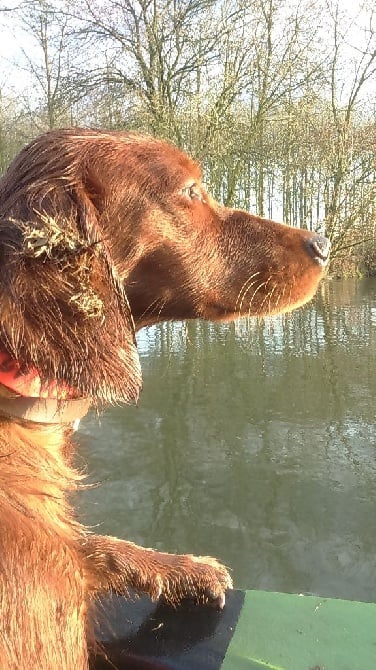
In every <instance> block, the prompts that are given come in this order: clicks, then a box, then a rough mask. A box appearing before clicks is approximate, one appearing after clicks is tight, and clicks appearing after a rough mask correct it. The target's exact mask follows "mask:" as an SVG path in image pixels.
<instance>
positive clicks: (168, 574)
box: [82, 535, 232, 609]
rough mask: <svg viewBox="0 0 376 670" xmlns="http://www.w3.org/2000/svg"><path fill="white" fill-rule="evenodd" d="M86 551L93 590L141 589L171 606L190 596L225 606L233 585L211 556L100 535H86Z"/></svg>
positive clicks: (83, 548)
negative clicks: (157, 548)
mask: <svg viewBox="0 0 376 670" xmlns="http://www.w3.org/2000/svg"><path fill="white" fill-rule="evenodd" d="M82 550H83V552H84V554H85V555H86V563H87V569H88V573H89V574H88V583H89V589H90V588H92V590H93V591H96V592H101V591H106V590H113V591H115V592H116V593H119V594H127V592H128V589H137V590H140V591H143V592H145V593H147V594H148V595H149V596H150V597H151V598H152V599H153V600H158V598H159V597H163V598H164V599H165V600H166V601H167V602H168V603H170V604H171V605H177V604H178V603H179V602H181V601H182V600H184V599H185V598H189V599H193V600H195V601H196V602H198V603H211V604H214V605H216V606H217V607H219V608H220V609H222V608H223V606H224V604H225V591H226V590H227V589H231V588H232V580H231V577H230V575H229V573H228V571H227V569H226V568H225V567H224V566H223V565H221V564H220V563H219V562H218V561H217V560H216V559H215V558H211V557H210V556H191V555H188V554H187V555H184V554H183V555H178V554H167V553H162V552H158V551H154V550H153V549H144V548H143V547H138V546H137V545H136V544H133V543H132V542H126V541H125V540H118V539H117V538H115V537H108V536H100V535H91V536H88V537H86V538H85V540H83V543H82Z"/></svg>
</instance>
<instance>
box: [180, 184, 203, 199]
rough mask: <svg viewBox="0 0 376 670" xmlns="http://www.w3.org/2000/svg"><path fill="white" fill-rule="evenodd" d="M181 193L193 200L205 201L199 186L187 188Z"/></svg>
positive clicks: (192, 185) (194, 185) (193, 185)
mask: <svg viewBox="0 0 376 670" xmlns="http://www.w3.org/2000/svg"><path fill="white" fill-rule="evenodd" d="M181 192H182V193H183V195H187V196H188V197H189V198H190V199H191V200H203V197H202V193H201V190H200V187H199V186H198V185H197V184H190V185H189V186H185V187H184V188H183V189H182V191H181Z"/></svg>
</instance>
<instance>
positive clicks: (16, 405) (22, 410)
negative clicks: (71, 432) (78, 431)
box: [0, 396, 91, 424]
mask: <svg viewBox="0 0 376 670" xmlns="http://www.w3.org/2000/svg"><path fill="white" fill-rule="evenodd" d="M90 405H91V401H90V399H89V398H77V399H76V400H60V399H59V400H58V399H56V398H23V397H22V396H18V397H16V398H2V397H0V414H1V415H3V416H8V417H9V418H17V419H23V421H33V422H35V423H57V424H59V423H66V424H74V423H75V422H76V421H77V420H79V419H82V417H83V416H85V414H86V413H87V412H88V410H89V407H90Z"/></svg>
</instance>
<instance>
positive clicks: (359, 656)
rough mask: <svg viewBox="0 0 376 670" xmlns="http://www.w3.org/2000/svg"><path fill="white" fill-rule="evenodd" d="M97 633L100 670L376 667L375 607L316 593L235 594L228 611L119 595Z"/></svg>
mask: <svg viewBox="0 0 376 670" xmlns="http://www.w3.org/2000/svg"><path fill="white" fill-rule="evenodd" d="M97 634H98V636H99V638H100V640H101V644H102V646H103V655H99V656H97V657H96V660H95V662H93V665H92V667H93V668H95V670H105V669H107V668H114V667H115V668H117V669H118V670H122V669H123V668H124V670H125V669H126V670H149V669H150V670H153V669H154V670H164V669H166V670H167V669H168V670H175V669H176V670H219V668H221V670H243V669H244V670H245V669H247V670H373V668H376V604H375V603H366V602H356V601H348V600H340V599H333V598H325V597H319V596H312V595H293V594H286V593H272V592H267V591H238V590H235V591H233V592H231V593H230V594H229V595H228V597H227V602H226V607H225V608H224V610H223V611H217V610H216V609H214V608H210V607H203V606H195V605H193V604H191V603H185V604H183V605H182V606H181V607H179V608H176V609H173V608H171V607H168V606H167V605H165V604H161V603H159V604H155V603H151V601H150V600H149V599H147V598H145V597H141V598H137V599H134V598H130V599H125V598H121V597H117V596H113V597H112V598H111V599H110V600H106V601H103V602H102V603H101V606H100V608H99V624H98V630H97ZM106 657H107V660H106Z"/></svg>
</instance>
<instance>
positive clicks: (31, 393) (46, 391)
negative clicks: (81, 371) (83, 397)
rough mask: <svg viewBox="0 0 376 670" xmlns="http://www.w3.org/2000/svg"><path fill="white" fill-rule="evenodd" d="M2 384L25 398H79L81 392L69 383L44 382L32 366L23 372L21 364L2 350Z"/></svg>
mask: <svg viewBox="0 0 376 670" xmlns="http://www.w3.org/2000/svg"><path fill="white" fill-rule="evenodd" d="M0 384H2V385H3V386H6V388H7V389H9V390H10V391H14V392H15V393H16V394H17V395H18V396H23V397H24V398H59V399H60V400H64V399H68V398H77V397H78V396H79V393H78V392H77V390H76V389H73V388H71V387H69V386H68V384H64V383H59V384H58V383H57V382H56V381H51V382H48V383H47V384H42V382H41V378H40V376H39V372H38V370H36V369H35V368H30V369H29V371H28V372H21V364H20V363H19V362H18V361H16V360H15V359H14V358H12V357H11V356H10V355H9V354H7V353H5V352H4V351H0Z"/></svg>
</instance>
